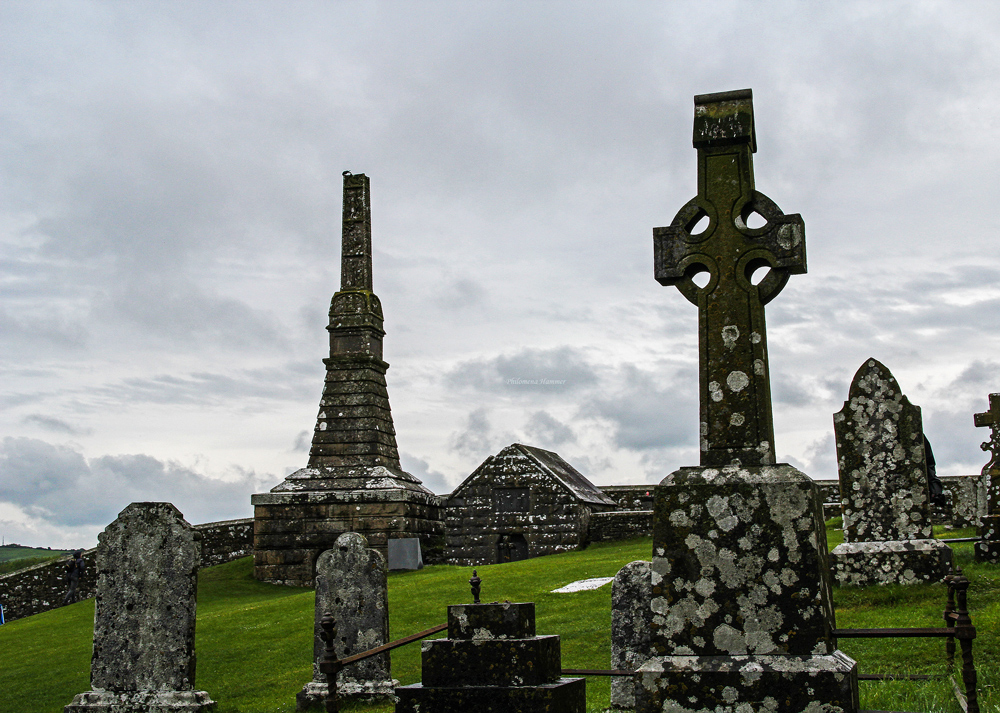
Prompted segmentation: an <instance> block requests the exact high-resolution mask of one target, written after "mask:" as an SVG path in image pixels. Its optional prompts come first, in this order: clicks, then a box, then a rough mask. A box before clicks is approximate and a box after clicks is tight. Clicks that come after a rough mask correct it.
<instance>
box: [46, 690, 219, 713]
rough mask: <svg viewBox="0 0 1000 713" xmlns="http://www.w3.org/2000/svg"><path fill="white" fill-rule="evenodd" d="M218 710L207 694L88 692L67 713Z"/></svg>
mask: <svg viewBox="0 0 1000 713" xmlns="http://www.w3.org/2000/svg"><path fill="white" fill-rule="evenodd" d="M214 709H215V701H213V700H212V699H211V698H209V696H208V693H206V692H205V691H87V692H86V693H79V694H77V695H76V696H74V697H73V702H72V703H70V704H69V705H68V706H66V707H65V708H63V713H98V712H101V713H178V712H179V711H183V713H202V711H211V710H214Z"/></svg>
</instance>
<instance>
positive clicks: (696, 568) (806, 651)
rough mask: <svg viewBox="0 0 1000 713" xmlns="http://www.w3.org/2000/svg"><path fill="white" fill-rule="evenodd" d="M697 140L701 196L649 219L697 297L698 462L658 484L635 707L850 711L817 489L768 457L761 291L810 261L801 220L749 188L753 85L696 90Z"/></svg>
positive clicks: (663, 258) (683, 712)
mask: <svg viewBox="0 0 1000 713" xmlns="http://www.w3.org/2000/svg"><path fill="white" fill-rule="evenodd" d="M694 146H695V148H696V149H697V150H698V188H699V190H698V195H697V196H696V197H695V198H694V199H692V200H691V201H690V202H688V203H687V205H685V206H684V207H683V208H681V210H680V212H678V214H677V216H676V217H675V218H674V220H673V222H672V223H671V225H670V226H669V227H666V228H657V229H656V230H655V231H654V252H655V258H656V278H657V280H658V281H659V282H660V283H661V284H664V285H676V286H677V287H678V288H679V289H680V291H681V293H682V294H683V295H684V296H685V297H686V298H687V299H688V300H689V301H690V302H692V303H694V304H695V305H697V307H698V328H699V352H700V365H699V372H700V374H699V375H700V387H701V388H700V397H701V424H700V428H701V465H700V466H699V467H688V468H681V469H679V470H677V471H675V472H673V473H671V474H670V475H668V476H667V477H666V478H664V479H663V480H662V481H661V482H660V485H659V486H658V487H657V488H656V491H655V501H654V520H653V563H652V574H651V585H652V592H651V609H652V626H651V630H650V654H651V657H650V658H649V659H648V660H647V661H646V662H645V663H644V664H643V665H642V666H641V667H640V668H639V671H638V675H637V676H636V679H635V688H634V691H635V705H636V711H639V712H640V713H652V712H653V711H670V712H671V713H690V712H693V711H697V712H698V713H708V712H709V711H711V712H712V713H734V712H736V711H739V712H740V713H742V712H743V711H768V712H769V713H792V712H793V711H794V712H796V713H797V712H800V711H817V712H819V711H822V712H823V713H848V712H849V713H854V712H855V711H857V710H858V687H857V664H856V663H855V662H854V661H853V660H851V659H850V658H849V657H847V656H846V655H844V654H843V653H842V652H840V651H838V650H837V642H836V639H835V638H834V636H833V633H832V630H833V629H834V628H835V625H834V613H833V599H832V589H831V585H830V574H829V568H828V564H827V552H826V531H825V528H824V525H823V518H822V500H821V498H820V496H819V491H818V489H817V487H816V485H815V484H814V483H813V481H812V480H811V479H810V478H809V477H808V476H806V475H805V474H804V473H802V472H800V471H798V470H796V469H795V468H793V467H791V466H790V465H787V464H783V463H777V464H776V463H775V457H774V428H773V425H772V423H773V422H772V415H771V397H770V385H769V376H768V363H767V337H766V334H765V330H764V305H765V304H766V303H767V302H769V301H770V300H771V299H773V298H774V297H775V296H776V295H777V294H778V292H779V291H780V290H781V288H782V287H783V286H784V285H785V283H786V281H787V280H788V276H789V275H790V274H796V273H803V272H805V270H806V260H805V235H804V232H805V231H804V227H803V223H802V219H801V218H800V217H799V216H798V215H784V214H783V213H782V212H781V210H780V209H779V208H778V206H777V205H775V204H774V202H772V201H771V200H770V199H768V198H767V197H765V196H764V195H763V194H761V193H759V192H758V191H756V190H755V188H754V179H753V168H752V157H753V152H754V151H755V150H756V138H755V129H754V118H753V100H752V96H751V93H750V91H749V90H742V91H736V92H726V93H723V94H711V95H703V96H698V97H695V121H694ZM754 213H756V214H758V216H759V218H760V219H762V220H763V225H761V226H760V227H750V224H754V225H756V223H754V221H753V220H751V215H752V214H754ZM702 219H707V220H706V222H707V227H706V228H705V229H704V230H702V231H700V232H693V231H696V230H697V229H698V223H699V222H700V221H702ZM758 269H767V270H768V273H767V274H766V276H765V277H764V278H763V279H762V280H756V279H755V278H756V277H757V276H756V275H755V274H754V273H755V271H756V270H758ZM698 273H708V280H707V282H705V284H704V286H699V285H698V283H697V282H695V280H694V279H693V278H694V277H695V276H696V275H697V274H698Z"/></svg>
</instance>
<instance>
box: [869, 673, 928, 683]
mask: <svg viewBox="0 0 1000 713" xmlns="http://www.w3.org/2000/svg"><path fill="white" fill-rule="evenodd" d="M932 678H941V677H940V676H937V677H935V676H931V675H930V674H926V673H859V674H858V680H859V681H929V680H931V679H932Z"/></svg>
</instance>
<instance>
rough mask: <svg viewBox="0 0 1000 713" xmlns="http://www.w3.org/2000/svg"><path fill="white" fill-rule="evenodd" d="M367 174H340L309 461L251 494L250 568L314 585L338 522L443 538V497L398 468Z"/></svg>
mask: <svg viewBox="0 0 1000 713" xmlns="http://www.w3.org/2000/svg"><path fill="white" fill-rule="evenodd" d="M371 220H372V215H371V195H370V190H369V182H368V177H367V176H365V175H364V174H357V175H352V174H350V172H345V174H344V211H343V247H342V255H341V257H342V260H341V273H340V291H339V292H337V293H336V294H335V295H334V296H333V299H332V301H331V302H330V322H329V324H328V325H327V328H326V329H327V331H328V332H329V333H330V357H329V358H328V359H324V360H323V363H324V364H325V365H326V382H325V384H324V386H323V396H322V398H321V399H320V404H319V415H318V416H317V418H316V426H315V430H314V431H313V438H312V448H310V450H309V462H308V464H307V466H306V467H305V468H301V469H299V470H297V471H295V472H294V473H292V474H290V475H289V476H288V477H286V478H285V480H284V481H282V482H281V483H279V484H278V485H276V486H275V487H273V488H271V491H270V492H268V493H258V494H256V495H254V496H253V497H252V498H251V502H252V503H253V506H254V576H255V577H256V578H257V579H260V580H264V581H268V582H274V583H276V584H288V585H292V586H299V587H308V586H312V583H313V573H314V565H315V561H316V558H317V557H319V554H320V553H321V552H324V551H326V550H328V549H330V547H332V546H333V543H334V540H336V539H337V536H338V535H339V534H340V533H342V532H360V533H361V534H362V535H364V536H365V537H366V538H367V539H368V543H369V545H370V546H371V547H374V548H375V549H377V550H378V551H379V552H381V553H382V554H383V555H387V554H388V552H387V550H388V543H389V539H390V538H392V537H419V538H421V539H422V540H423V541H424V542H423V544H424V547H423V550H424V552H425V553H427V552H430V551H433V550H434V549H436V548H440V547H441V546H442V545H443V540H444V523H443V520H442V516H441V506H442V504H443V500H442V499H441V498H439V497H438V496H437V495H435V494H434V493H432V492H431V491H430V490H428V489H427V488H425V487H424V486H423V485H421V483H420V480H419V479H417V478H415V477H414V476H412V475H410V474H409V473H407V472H406V471H404V470H403V469H402V467H401V466H400V463H399V450H398V448H397V446H396V430H395V428H394V426H393V421H392V411H391V410H390V408H389V393H388V391H387V390H386V381H385V374H386V370H387V369H388V368H389V365H388V364H387V363H386V362H385V361H383V360H382V338H383V337H384V336H385V330H384V329H383V316H382V303H381V301H380V300H379V298H378V296H377V295H376V294H375V293H374V292H373V291H372V225H371Z"/></svg>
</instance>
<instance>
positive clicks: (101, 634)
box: [64, 503, 215, 713]
mask: <svg viewBox="0 0 1000 713" xmlns="http://www.w3.org/2000/svg"><path fill="white" fill-rule="evenodd" d="M198 539H199V535H198V533H197V531H196V530H195V529H194V528H193V527H191V525H189V524H188V523H187V522H186V521H185V520H184V517H183V516H182V515H181V513H180V512H179V511H178V510H177V508H175V507H174V506H173V505H171V504H170V503H132V504H131V505H129V506H128V507H127V508H125V509H124V510H122V512H121V513H120V514H119V515H118V519H117V520H115V521H114V522H113V523H111V524H110V525H108V527H107V528H106V529H105V530H104V532H103V533H101V535H100V536H99V537H98V546H97V598H96V606H95V613H94V653H93V658H92V660H91V665H90V682H91V687H92V689H93V690H92V691H89V692H87V693H81V694H79V695H78V696H76V697H75V698H74V699H73V702H72V703H70V704H69V705H68V706H66V707H65V709H64V710H65V712H66V713H84V712H85V711H93V712H96V711H106V712H108V713H140V712H144V713H145V712H155V713H161V712H162V713H167V712H168V711H192V712H195V711H208V710H211V709H212V708H213V707H214V706H215V702H214V701H212V700H211V698H210V697H209V695H208V693H206V692H205V691H197V690H195V649H194V631H195V610H196V602H197V584H198V566H199V564H200V562H201V552H200V543H199V542H198Z"/></svg>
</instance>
